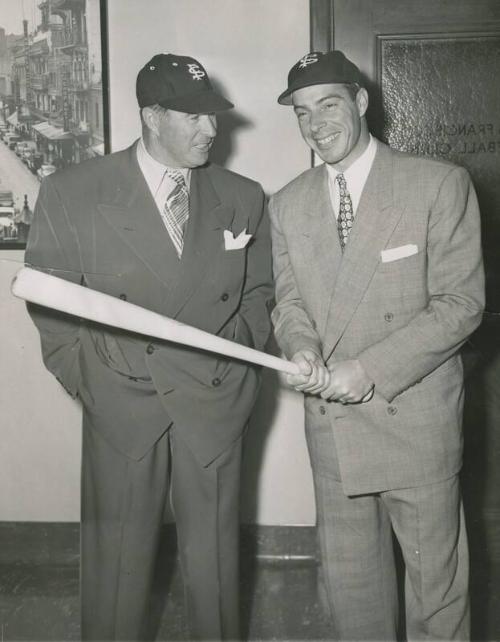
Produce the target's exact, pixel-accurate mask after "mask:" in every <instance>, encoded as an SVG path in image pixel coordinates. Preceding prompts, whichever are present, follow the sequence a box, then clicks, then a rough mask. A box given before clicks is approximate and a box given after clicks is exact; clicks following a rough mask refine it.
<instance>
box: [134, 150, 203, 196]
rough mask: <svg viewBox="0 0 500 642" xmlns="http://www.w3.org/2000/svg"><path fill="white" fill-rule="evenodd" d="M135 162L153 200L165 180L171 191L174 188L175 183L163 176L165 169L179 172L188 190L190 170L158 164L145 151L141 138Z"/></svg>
mask: <svg viewBox="0 0 500 642" xmlns="http://www.w3.org/2000/svg"><path fill="white" fill-rule="evenodd" d="M137 162H138V163H139V167H140V169H141V172H142V173H143V175H144V178H145V179H146V183H147V184H148V187H149V189H150V191H151V194H152V195H153V198H154V199H155V200H156V198H157V195H158V192H159V190H160V188H161V187H162V185H163V184H164V183H165V181H166V180H167V179H168V181H167V182H170V181H172V189H173V187H175V181H174V180H173V179H171V178H170V177H168V176H165V173H166V171H167V169H175V170H178V171H180V172H181V173H182V175H183V176H184V180H185V181H186V185H187V188H188V189H189V183H190V180H191V170H190V169H188V168H184V167H175V168H170V167H167V165H163V163H160V162H159V161H157V160H156V159H155V158H153V157H152V156H151V154H150V153H149V152H148V150H147V149H146V145H145V144H144V140H143V139H142V138H141V139H140V140H139V142H138V144H137ZM164 179H165V180H164Z"/></svg>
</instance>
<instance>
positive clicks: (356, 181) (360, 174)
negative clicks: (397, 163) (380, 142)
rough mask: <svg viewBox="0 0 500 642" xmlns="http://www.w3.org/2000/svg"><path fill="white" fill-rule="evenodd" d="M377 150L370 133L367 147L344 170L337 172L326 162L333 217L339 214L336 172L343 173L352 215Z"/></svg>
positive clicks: (355, 210)
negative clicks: (349, 196) (349, 197)
mask: <svg viewBox="0 0 500 642" xmlns="http://www.w3.org/2000/svg"><path fill="white" fill-rule="evenodd" d="M376 151H377V141H376V140H375V139H374V138H373V136H372V135H371V134H370V142H369V143H368V146H367V148H366V149H365V151H364V152H363V153H362V154H361V156H360V157H359V158H357V159H356V160H355V161H354V163H353V164H352V165H351V166H350V167H349V168H348V169H346V170H345V172H338V171H337V170H336V169H335V168H334V167H332V165H328V163H327V164H326V169H327V171H328V187H329V190H330V200H331V202H332V207H333V212H334V214H335V218H338V215H339V202H340V194H339V184H338V181H336V180H335V179H336V177H337V175H338V174H344V178H345V182H346V185H347V190H348V192H349V194H350V195H351V202H352V210H353V213H354V216H356V212H357V210H358V205H359V201H360V199H361V194H362V192H363V188H364V186H365V183H366V179H367V178H368V174H369V173H370V170H371V168H372V165H373V159H374V158H375V153H376Z"/></svg>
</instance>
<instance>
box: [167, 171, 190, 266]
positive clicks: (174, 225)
mask: <svg viewBox="0 0 500 642" xmlns="http://www.w3.org/2000/svg"><path fill="white" fill-rule="evenodd" d="M166 173H167V175H168V176H170V178H172V179H173V180H174V181H175V182H176V186H175V187H174V189H173V190H172V191H171V192H170V194H169V195H168V196H167V200H166V201H165V205H164V207H163V220H164V222H165V226H166V228H167V231H168V233H169V234H170V238H171V239H172V243H173V244H174V247H175V250H176V252H177V256H178V257H179V258H180V257H181V255H182V248H183V246H184V226H185V225H186V221H187V220H188V216H189V194H188V189H187V186H186V181H185V180H184V176H183V175H182V172H180V171H179V170H173V169H168V170H167V172H166Z"/></svg>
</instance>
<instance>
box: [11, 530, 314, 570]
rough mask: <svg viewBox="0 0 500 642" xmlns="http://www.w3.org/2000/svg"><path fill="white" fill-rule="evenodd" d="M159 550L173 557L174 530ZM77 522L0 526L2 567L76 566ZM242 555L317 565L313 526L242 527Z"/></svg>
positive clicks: (77, 553)
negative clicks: (30, 565) (10, 565)
mask: <svg viewBox="0 0 500 642" xmlns="http://www.w3.org/2000/svg"><path fill="white" fill-rule="evenodd" d="M162 546H163V547H164V548H165V549H166V551H167V554H168V553H172V554H175V551H176V537H175V526H174V525H173V524H165V526H164V536H163V538H162ZM79 548H80V526H79V524H78V522H0V565H1V564H37V565H39V564H43V565H45V564H47V565H58V566H67V565H70V566H71V565H78V563H79V557H80V556H79ZM241 552H242V557H243V558H244V559H246V560H257V561H260V562H267V563H273V562H280V561H285V560H294V561H295V562H303V563H304V564H316V563H317V547H316V534H315V528H314V527H312V526H262V525H255V524H243V525H242V526H241Z"/></svg>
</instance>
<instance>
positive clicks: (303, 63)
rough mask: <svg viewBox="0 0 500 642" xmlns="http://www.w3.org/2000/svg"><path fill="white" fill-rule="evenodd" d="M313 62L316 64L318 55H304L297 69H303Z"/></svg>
mask: <svg viewBox="0 0 500 642" xmlns="http://www.w3.org/2000/svg"><path fill="white" fill-rule="evenodd" d="M315 62H318V54H306V55H305V56H304V57H303V58H301V59H300V60H299V63H300V64H299V69H305V68H306V67H307V65H312V64H313V63H315Z"/></svg>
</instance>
